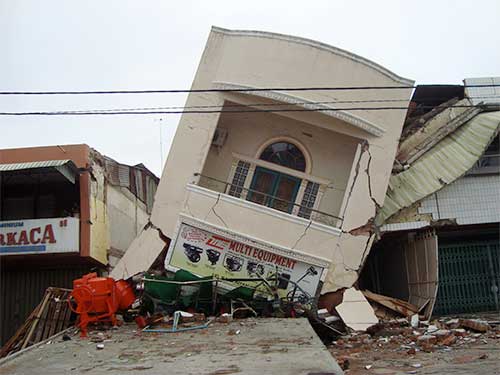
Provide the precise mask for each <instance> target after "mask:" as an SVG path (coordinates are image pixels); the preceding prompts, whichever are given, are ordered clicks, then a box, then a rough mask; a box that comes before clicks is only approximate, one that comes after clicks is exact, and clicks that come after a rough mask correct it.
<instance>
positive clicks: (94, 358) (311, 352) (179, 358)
mask: <svg viewBox="0 0 500 375" xmlns="http://www.w3.org/2000/svg"><path fill="white" fill-rule="evenodd" d="M233 331H234V332H236V331H240V333H239V334H237V335H230V334H229V335H228V333H229V332H233ZM111 335H112V337H111V338H110V339H109V340H106V342H105V346H104V348H103V349H97V348H96V346H95V343H92V342H89V341H85V340H81V339H79V338H77V337H74V339H73V340H71V341H62V340H58V342H53V343H52V344H50V345H44V346H42V347H37V348H35V349H33V350H31V351H28V352H25V353H23V354H22V355H20V356H18V357H16V358H14V359H12V360H9V361H6V362H3V363H2V364H1V365H0V366H1V370H0V372H1V373H2V374H4V375H10V374H20V375H22V374H33V373H38V372H40V369H43V373H45V374H55V375H57V374H61V375H62V374H67V373H85V372H88V373H91V374H93V375H99V374H107V375H113V374H123V373H126V372H130V373H139V372H140V373H141V374H143V375H149V374H161V373H168V374H232V373H238V374H255V375H261V374H297V375H299V374H301V375H302V374H309V373H328V374H343V372H342V370H341V369H340V367H339V366H338V364H337V363H336V361H335V359H334V358H333V357H332V356H331V355H330V353H329V352H328V350H327V349H326V347H325V346H324V345H323V343H322V342H321V340H320V339H319V338H318V336H317V335H316V334H315V333H314V331H313V330H312V328H311V326H310V324H309V322H308V321H307V319H247V320H237V321H233V322H231V323H229V324H224V323H213V324H212V325H211V326H210V327H209V328H208V329H206V330H202V331H190V332H189V333H188V332H184V333H178V334H147V333H144V332H141V331H136V330H135V324H128V325H125V326H123V327H120V328H119V329H118V330H113V331H112V332H111Z"/></svg>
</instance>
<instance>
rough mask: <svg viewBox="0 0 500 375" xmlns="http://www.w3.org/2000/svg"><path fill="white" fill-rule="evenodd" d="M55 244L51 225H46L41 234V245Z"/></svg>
mask: <svg viewBox="0 0 500 375" xmlns="http://www.w3.org/2000/svg"><path fill="white" fill-rule="evenodd" d="M47 242H48V243H56V239H55V236H54V231H53V229H52V224H47V225H46V226H45V230H44V232H43V238H42V243H47Z"/></svg>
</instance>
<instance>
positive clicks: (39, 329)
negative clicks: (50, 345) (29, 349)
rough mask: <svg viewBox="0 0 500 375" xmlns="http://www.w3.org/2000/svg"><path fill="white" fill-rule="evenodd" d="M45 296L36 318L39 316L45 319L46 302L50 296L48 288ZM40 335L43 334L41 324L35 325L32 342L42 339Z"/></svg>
mask: <svg viewBox="0 0 500 375" xmlns="http://www.w3.org/2000/svg"><path fill="white" fill-rule="evenodd" d="M45 297H47V298H44V300H43V301H44V302H45V304H44V305H43V309H42V310H41V311H40V312H39V314H38V315H39V318H38V320H40V319H41V318H43V319H45V318H46V316H47V309H46V304H47V303H48V300H49V298H50V290H49V289H47V291H46V294H45ZM37 325H38V321H37ZM42 335H43V326H40V327H37V330H36V333H35V336H34V338H33V341H34V342H40V341H42Z"/></svg>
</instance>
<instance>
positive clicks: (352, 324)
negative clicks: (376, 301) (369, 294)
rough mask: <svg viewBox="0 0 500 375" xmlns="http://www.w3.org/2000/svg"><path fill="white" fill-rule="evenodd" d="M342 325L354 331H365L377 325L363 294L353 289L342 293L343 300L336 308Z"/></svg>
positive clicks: (376, 320) (373, 313)
mask: <svg viewBox="0 0 500 375" xmlns="http://www.w3.org/2000/svg"><path fill="white" fill-rule="evenodd" d="M336 310H337V312H338V313H339V315H340V317H341V318H342V320H343V321H344V323H345V324H346V325H347V326H348V327H349V328H352V329H353V330H355V331H365V330H366V329H367V328H368V327H371V326H372V325H374V324H377V323H378V318H377V316H376V315H375V312H374V311H373V308H372V307H371V306H370V303H369V302H368V301H367V299H366V298H365V296H364V295H363V293H361V292H360V291H359V290H356V289H354V288H350V289H346V290H345V291H344V299H343V301H342V303H341V304H340V305H338V306H337V307H336Z"/></svg>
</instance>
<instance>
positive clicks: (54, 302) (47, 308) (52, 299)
mask: <svg viewBox="0 0 500 375" xmlns="http://www.w3.org/2000/svg"><path fill="white" fill-rule="evenodd" d="M70 292H71V290H70V289H63V288H54V287H50V288H47V290H46V291H45V294H44V296H43V298H42V301H41V302H40V303H39V304H38V306H37V307H36V308H35V309H34V310H33V312H32V313H31V314H30V316H29V317H28V319H26V321H25V322H24V324H23V325H22V326H21V327H20V328H19V329H18V330H17V332H16V333H15V334H14V336H12V337H11V338H10V340H9V341H7V342H6V343H5V345H4V346H3V347H2V349H1V350H0V358H2V357H5V356H7V355H10V354H13V353H15V352H18V351H20V350H22V349H25V348H27V347H29V346H31V345H34V344H37V343H39V342H42V341H45V340H47V339H48V338H50V337H52V336H53V335H55V334H57V333H59V332H61V331H63V330H65V329H67V328H68V327H69V326H70V324H71V323H72V321H71V310H70V308H69V305H68V303H67V299H68V297H69V294H70Z"/></svg>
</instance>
